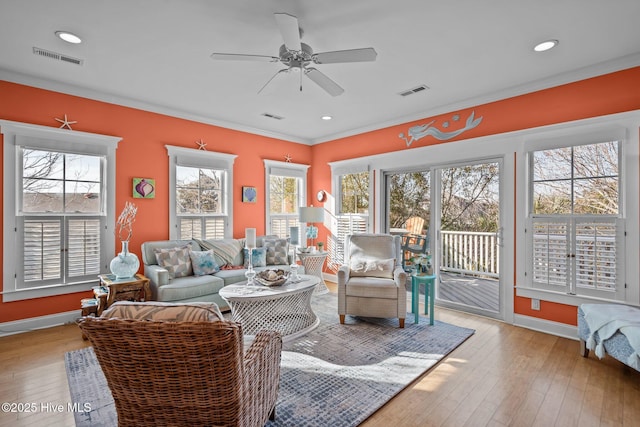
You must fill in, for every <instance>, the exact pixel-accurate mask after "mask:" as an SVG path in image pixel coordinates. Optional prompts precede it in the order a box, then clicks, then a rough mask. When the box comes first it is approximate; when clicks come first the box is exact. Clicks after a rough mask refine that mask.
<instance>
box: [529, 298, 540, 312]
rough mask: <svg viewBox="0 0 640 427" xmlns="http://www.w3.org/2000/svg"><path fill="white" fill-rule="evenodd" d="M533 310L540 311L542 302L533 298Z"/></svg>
mask: <svg viewBox="0 0 640 427" xmlns="http://www.w3.org/2000/svg"><path fill="white" fill-rule="evenodd" d="M531 310H540V300H539V299H537V298H531Z"/></svg>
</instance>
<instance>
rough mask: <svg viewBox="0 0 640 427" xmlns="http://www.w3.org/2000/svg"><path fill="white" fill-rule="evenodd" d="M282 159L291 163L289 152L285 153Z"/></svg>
mask: <svg viewBox="0 0 640 427" xmlns="http://www.w3.org/2000/svg"><path fill="white" fill-rule="evenodd" d="M284 161H285V162H287V163H291V154H285V156H284Z"/></svg>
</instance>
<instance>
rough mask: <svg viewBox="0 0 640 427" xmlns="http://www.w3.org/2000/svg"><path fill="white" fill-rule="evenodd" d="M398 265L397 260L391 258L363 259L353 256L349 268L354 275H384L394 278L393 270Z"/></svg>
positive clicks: (383, 276)
mask: <svg viewBox="0 0 640 427" xmlns="http://www.w3.org/2000/svg"><path fill="white" fill-rule="evenodd" d="M395 266H396V260H395V259H394V258H390V259H363V258H351V259H350V261H349V269H350V270H351V275H352V276H363V277H382V278H387V279H393V270H394V268H395Z"/></svg>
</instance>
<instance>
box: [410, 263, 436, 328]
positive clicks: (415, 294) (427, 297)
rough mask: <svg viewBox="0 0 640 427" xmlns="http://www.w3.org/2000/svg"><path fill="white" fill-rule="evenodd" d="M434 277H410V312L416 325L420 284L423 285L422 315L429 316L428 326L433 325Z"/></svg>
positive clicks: (418, 317)
mask: <svg viewBox="0 0 640 427" xmlns="http://www.w3.org/2000/svg"><path fill="white" fill-rule="evenodd" d="M435 279H436V276H435V275H425V276H418V275H415V274H414V275H412V276H411V311H412V312H413V314H414V315H415V323H416V324H418V322H419V319H420V316H419V311H420V310H419V307H420V304H419V303H420V301H419V300H420V284H421V283H424V314H429V324H430V325H433V311H434V306H435V284H436V283H435Z"/></svg>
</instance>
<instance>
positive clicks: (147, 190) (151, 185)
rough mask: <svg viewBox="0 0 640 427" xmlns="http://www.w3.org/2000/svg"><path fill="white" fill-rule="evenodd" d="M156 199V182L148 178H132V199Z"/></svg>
mask: <svg viewBox="0 0 640 427" xmlns="http://www.w3.org/2000/svg"><path fill="white" fill-rule="evenodd" d="M155 197H156V180H155V179H150V178H133V198H134V199H153V198H155Z"/></svg>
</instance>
